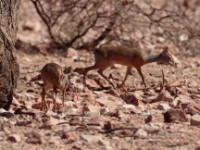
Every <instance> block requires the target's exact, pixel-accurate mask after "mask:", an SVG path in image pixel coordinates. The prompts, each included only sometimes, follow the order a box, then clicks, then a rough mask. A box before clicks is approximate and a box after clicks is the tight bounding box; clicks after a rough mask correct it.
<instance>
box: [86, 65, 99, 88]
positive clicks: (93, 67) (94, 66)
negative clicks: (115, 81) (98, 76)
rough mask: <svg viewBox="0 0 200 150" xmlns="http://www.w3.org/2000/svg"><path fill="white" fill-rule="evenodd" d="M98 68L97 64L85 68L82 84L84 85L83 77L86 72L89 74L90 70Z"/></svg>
mask: <svg viewBox="0 0 200 150" xmlns="http://www.w3.org/2000/svg"><path fill="white" fill-rule="evenodd" d="M98 68H99V65H98V64H94V65H93V66H91V67H87V68H85V69H84V74H83V82H84V84H86V80H85V76H86V74H87V72H89V71H90V70H94V69H98Z"/></svg>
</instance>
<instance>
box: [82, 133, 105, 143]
mask: <svg viewBox="0 0 200 150" xmlns="http://www.w3.org/2000/svg"><path fill="white" fill-rule="evenodd" d="M81 138H83V139H84V140H85V141H87V142H89V143H91V142H99V141H102V137H101V135H89V134H83V135H81Z"/></svg>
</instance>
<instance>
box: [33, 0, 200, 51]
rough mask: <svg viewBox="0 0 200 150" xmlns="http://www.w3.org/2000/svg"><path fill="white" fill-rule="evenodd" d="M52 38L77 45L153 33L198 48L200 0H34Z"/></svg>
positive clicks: (130, 40) (140, 37)
mask: <svg viewBox="0 0 200 150" xmlns="http://www.w3.org/2000/svg"><path fill="white" fill-rule="evenodd" d="M31 1H32V3H33V4H34V6H35V8H36V10H37V12H38V14H39V15H40V17H41V18H42V20H43V21H44V23H45V24H46V26H47V29H48V33H49V37H50V39H51V40H52V42H53V43H54V44H55V45H57V46H59V47H61V48H68V47H73V48H75V49H79V48H84V47H85V48H86V47H88V46H89V47H96V46H97V45H99V44H102V43H106V42H118V43H121V44H126V45H129V46H132V45H133V44H135V41H139V40H147V37H151V38H154V39H156V40H157V42H160V43H164V42H165V43H172V44H174V45H175V46H176V47H178V48H179V49H186V50H193V51H196V52H198V51H199V50H198V49H199V45H200V44H199V43H200V40H199V37H200V28H199V18H200V17H199V15H200V10H198V9H197V7H195V5H199V2H198V0H191V1H187V0H117V1H115V0H106V1H103V0H102V1H101V0H31Z"/></svg>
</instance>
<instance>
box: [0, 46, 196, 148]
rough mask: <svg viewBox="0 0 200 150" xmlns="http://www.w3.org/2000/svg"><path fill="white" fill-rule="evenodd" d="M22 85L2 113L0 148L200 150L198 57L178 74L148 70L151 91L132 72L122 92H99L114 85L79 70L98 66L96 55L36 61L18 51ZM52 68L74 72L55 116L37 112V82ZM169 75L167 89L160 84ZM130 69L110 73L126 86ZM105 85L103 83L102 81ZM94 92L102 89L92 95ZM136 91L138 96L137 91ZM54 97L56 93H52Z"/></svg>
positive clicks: (152, 67)
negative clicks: (84, 76)
mask: <svg viewBox="0 0 200 150" xmlns="http://www.w3.org/2000/svg"><path fill="white" fill-rule="evenodd" d="M16 55H17V58H18V60H19V64H20V72H21V75H20V78H19V82H18V88H17V89H16V93H15V96H14V100H13V104H12V106H11V110H10V111H9V112H6V111H4V110H1V113H0V115H1V116H2V117H1V118H0V124H1V131H0V138H1V142H0V143H1V144H0V148H1V149H28V148H31V149H161V148H162V149H199V148H200V141H199V137H200V132H199V131H200V128H199V125H200V115H199V112H200V107H199V97H200V96H199V93H200V90H199V85H198V81H199V74H198V71H197V70H196V68H197V67H198V66H199V65H200V62H199V58H198V57H195V58H191V57H190V58H187V59H186V58H184V57H183V56H177V58H179V60H180V63H179V64H178V67H177V68H173V67H171V66H162V65H158V64H148V65H146V66H144V67H143V72H144V74H145V78H146V81H147V84H148V86H151V87H152V88H150V89H148V90H144V89H143V85H142V84H141V79H140V77H139V75H138V74H137V72H136V71H135V70H134V69H133V70H132V75H131V76H129V78H128V80H127V82H126V83H125V85H124V86H123V87H122V88H117V89H112V88H111V89H107V90H94V89H98V87H99V83H101V84H103V85H105V86H109V84H108V83H107V82H105V81H104V80H103V79H102V78H101V77H100V76H99V75H98V74H97V73H96V72H95V71H91V72H90V73H88V75H87V84H88V85H89V87H90V88H88V87H85V86H83V84H82V75H81V74H78V73H76V72H73V69H74V68H76V67H86V66H89V65H92V63H93V55H92V54H90V53H88V52H86V51H81V52H77V51H75V50H73V49H70V50H69V52H68V56H67V57H63V56H58V55H50V54H48V55H46V54H44V53H38V54H34V55H30V54H26V53H24V52H21V51H17V52H16ZM49 62H56V63H58V64H60V65H61V66H63V67H71V66H72V71H71V72H70V73H69V74H68V75H69V77H70V82H71V86H70V89H69V91H68V92H67V98H66V101H65V106H64V108H63V109H62V108H61V94H59V97H58V100H57V104H58V105H59V106H60V110H58V111H57V112H54V111H52V106H53V104H52V99H51V98H49V97H48V96H47V98H46V100H47V102H48V105H49V110H48V111H47V112H46V113H45V112H42V111H40V110H39V103H40V102H41V94H40V93H41V86H40V84H41V83H42V82H41V81H40V80H36V81H32V80H34V78H35V77H37V75H38V74H39V70H40V69H41V68H42V67H43V66H44V65H45V64H46V63H49ZM161 70H164V78H165V80H166V81H167V82H166V81H165V85H164V86H160V83H162V73H161ZM124 72H125V67H123V66H115V67H112V68H110V69H107V70H106V71H105V74H107V75H109V74H112V78H110V79H111V80H112V81H113V82H114V83H120V81H121V78H122V77H123V76H124ZM97 81H98V82H99V83H98V82H97ZM91 87H96V88H91ZM137 89H138V90H137ZM49 94H52V92H51V91H50V92H49Z"/></svg>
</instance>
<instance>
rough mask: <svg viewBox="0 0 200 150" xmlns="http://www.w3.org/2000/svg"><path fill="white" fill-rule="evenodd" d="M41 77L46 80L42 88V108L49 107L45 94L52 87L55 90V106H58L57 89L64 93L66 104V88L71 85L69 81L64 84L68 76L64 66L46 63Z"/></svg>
mask: <svg viewBox="0 0 200 150" xmlns="http://www.w3.org/2000/svg"><path fill="white" fill-rule="evenodd" d="M41 78H42V80H43V82H44V85H43V90H42V102H41V110H44V109H47V105H46V101H45V95H46V91H47V90H48V89H51V88H53V91H54V98H53V103H54V108H56V96H57V89H60V90H61V91H62V95H63V100H62V104H63V106H64V99H65V94H66V89H67V88H68V87H69V82H67V83H64V85H63V84H62V82H63V79H64V78H66V75H65V74H64V73H63V69H62V67H60V66H59V65H58V64H56V63H48V64H46V65H45V66H44V67H43V68H42V70H41ZM44 107H45V108H44Z"/></svg>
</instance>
